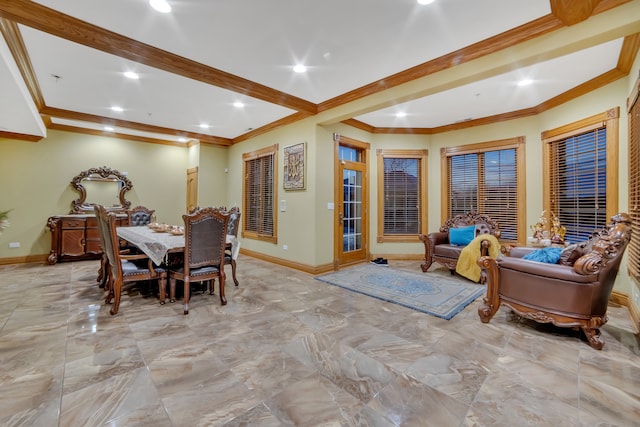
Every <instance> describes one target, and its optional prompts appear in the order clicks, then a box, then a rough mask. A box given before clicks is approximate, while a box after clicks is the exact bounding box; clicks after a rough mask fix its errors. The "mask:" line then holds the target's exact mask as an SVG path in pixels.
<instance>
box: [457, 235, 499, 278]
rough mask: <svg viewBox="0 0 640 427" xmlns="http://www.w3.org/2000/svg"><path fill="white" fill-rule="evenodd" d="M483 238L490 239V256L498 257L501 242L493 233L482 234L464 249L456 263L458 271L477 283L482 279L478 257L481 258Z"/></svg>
mask: <svg viewBox="0 0 640 427" xmlns="http://www.w3.org/2000/svg"><path fill="white" fill-rule="evenodd" d="M483 240H488V241H489V242H490V243H491V245H490V246H489V256H490V257H491V258H497V257H498V256H499V255H500V242H498V239H497V238H496V236H494V235H493V234H481V235H479V236H477V237H476V238H475V239H473V240H472V241H471V243H469V244H468V245H467V246H465V247H464V248H463V249H462V252H460V257H459V258H458V263H457V264H456V273H458V274H459V275H461V276H464V277H466V278H467V279H469V280H473V281H474V282H476V283H477V282H478V281H480V271H481V270H480V266H479V265H478V258H480V246H481V245H482V241H483Z"/></svg>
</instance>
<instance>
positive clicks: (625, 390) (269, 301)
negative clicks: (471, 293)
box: [0, 255, 640, 427]
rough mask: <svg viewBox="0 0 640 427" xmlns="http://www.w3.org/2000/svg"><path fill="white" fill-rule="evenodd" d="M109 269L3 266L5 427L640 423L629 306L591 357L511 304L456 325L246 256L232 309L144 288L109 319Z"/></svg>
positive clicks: (131, 288) (573, 338)
mask: <svg viewBox="0 0 640 427" xmlns="http://www.w3.org/2000/svg"><path fill="white" fill-rule="evenodd" d="M389 262H390V268H398V269H404V270H408V271H413V272H419V271H420V270H419V269H420V267H419V265H420V262H418V261H400V260H390V261H389ZM98 266H99V263H98V261H82V262H67V263H59V264H56V265H54V266H49V265H41V264H18V265H7V266H0V291H1V292H0V362H1V363H2V371H0V425H2V426H5V425H6V426H29V427H31V426H46V427H50V426H56V425H57V426H61V427H66V426H72V427H75V426H83V427H84V426H107V425H108V426H118V427H119V426H154V427H155V426H162V427H164V426H167V427H178V426H179V427H182V426H185V427H191V426H227V427H234V426H259V427H272V426H273V427H279V426H301V427H313V426H322V427H329V426H336V427H347V426H358V427H365V426H367V427H401V426H402V427H407V426H420V427H423V426H437V427H448V426H456V427H457V426H474V427H478V426H515V425H518V426H519V425H531V426H580V427H582V426H605V425H606V426H625V427H627V426H640V421H638V420H640V335H639V334H638V333H637V332H636V330H635V327H634V325H633V324H632V321H631V319H630V316H629V313H628V311H627V309H626V308H625V307H619V306H615V305H611V306H610V307H609V312H608V316H609V323H607V324H606V325H605V326H604V327H603V328H602V330H601V332H602V336H603V338H604V340H605V347H604V348H603V349H602V350H601V351H597V350H594V349H592V348H591V347H589V345H588V344H587V342H586V341H585V339H584V337H583V336H582V335H581V333H580V332H579V331H576V330H572V329H562V328H557V327H554V326H553V325H541V324H538V323H536V322H532V321H529V320H526V319H522V318H520V317H519V316H517V315H515V314H513V312H511V311H510V310H508V309H505V308H501V309H500V310H499V311H498V313H497V314H496V315H495V317H494V318H493V319H492V320H491V322H490V323H488V324H483V323H482V322H480V319H479V317H478V314H477V309H478V306H479V304H480V299H478V300H476V301H475V302H473V303H471V304H470V305H469V306H467V307H466V308H465V309H464V310H463V311H461V312H460V313H458V314H457V315H456V316H455V317H453V318H452V319H451V320H444V319H441V318H437V317H433V316H430V315H427V314H424V313H420V312H417V311H414V310H411V309H408V308H406V307H402V306H399V305H395V304H392V303H389V302H384V301H380V300H378V299H375V298H370V297H367V296H365V295H361V294H358V293H353V292H349V291H347V290H345V289H342V288H340V287H337V286H332V285H329V284H326V283H324V282H322V281H320V280H316V278H315V277H314V276H312V275H309V274H306V273H303V272H300V271H296V270H291V269H288V268H286V267H281V266H277V265H273V264H270V263H268V262H264V261H260V260H256V259H253V258H251V257H247V256H243V255H241V256H240V259H239V260H238V274H237V275H238V280H239V282H240V286H238V287H236V286H234V285H233V282H231V281H230V280H228V281H227V284H226V289H225V291H226V296H227V299H228V304H227V305H226V306H222V305H220V299H219V295H218V293H219V291H218V290H217V284H216V288H215V289H216V291H215V294H213V295H210V294H209V292H208V291H205V292H201V291H200V290H198V289H196V288H194V292H193V293H192V297H191V301H190V313H189V315H188V316H184V315H183V314H182V300H181V299H179V300H178V301H177V302H176V303H173V304H171V303H167V304H165V305H160V304H159V303H158V299H157V292H158V290H157V286H155V285H154V284H149V283H145V282H141V283H133V284H128V285H127V286H125V288H124V289H123V295H122V302H121V306H120V311H119V313H118V314H117V315H116V316H112V315H110V314H109V309H110V305H109V304H105V302H104V299H105V291H104V290H103V289H100V288H99V287H98V284H97V281H96V278H97V271H98ZM427 274H446V275H449V272H448V271H447V270H446V269H443V268H440V267H437V266H434V267H432V269H431V270H430V271H429V272H428V273H427ZM461 280H463V279H461Z"/></svg>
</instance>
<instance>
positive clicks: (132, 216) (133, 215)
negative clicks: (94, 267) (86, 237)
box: [98, 206, 156, 288]
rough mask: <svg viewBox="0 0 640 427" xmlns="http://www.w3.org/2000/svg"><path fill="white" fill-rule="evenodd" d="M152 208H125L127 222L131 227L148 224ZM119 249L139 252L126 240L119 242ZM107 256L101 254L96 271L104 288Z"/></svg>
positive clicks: (151, 219)
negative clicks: (98, 267)
mask: <svg viewBox="0 0 640 427" xmlns="http://www.w3.org/2000/svg"><path fill="white" fill-rule="evenodd" d="M155 212H156V211H155V210H154V209H149V208H147V207H145V206H136V207H135V208H132V209H128V210H127V218H128V222H127V224H128V225H129V226H132V227H139V226H143V225H147V224H150V223H151V222H152V221H153V215H154V214H155ZM120 251H121V252H124V253H141V252H140V250H138V248H137V247H135V246H134V245H130V244H129V243H128V242H124V241H121V242H120ZM106 265H107V257H106V256H105V254H102V257H101V259H100V270H99V271H98V284H99V285H100V287H101V288H104V287H105V286H106V284H107V280H108V276H107V274H106Z"/></svg>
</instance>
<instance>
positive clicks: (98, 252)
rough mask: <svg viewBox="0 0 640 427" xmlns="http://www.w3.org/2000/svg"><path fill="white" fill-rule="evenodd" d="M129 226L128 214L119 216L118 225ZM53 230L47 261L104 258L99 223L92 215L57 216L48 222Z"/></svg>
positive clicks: (51, 262) (48, 225)
mask: <svg viewBox="0 0 640 427" xmlns="http://www.w3.org/2000/svg"><path fill="white" fill-rule="evenodd" d="M128 224H129V219H128V217H127V214H126V213H125V214H118V215H117V225H118V226H124V225H128ZM47 227H49V230H51V252H49V257H47V261H48V262H49V264H51V265H53V264H55V263H57V262H62V261H79V260H85V259H99V258H100V257H101V256H102V246H101V244H100V233H99V231H98V221H97V219H96V217H95V216H94V215H91V214H73V215H72V214H70V215H55V216H52V217H49V219H48V220H47Z"/></svg>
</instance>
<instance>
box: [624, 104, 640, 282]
mask: <svg viewBox="0 0 640 427" xmlns="http://www.w3.org/2000/svg"><path fill="white" fill-rule="evenodd" d="M638 98H639V97H638V95H637V94H636V96H635V99H634V101H633V103H632V105H631V108H630V110H629V215H630V216H631V221H632V224H631V229H632V232H631V241H630V242H629V245H628V246H627V253H628V257H629V258H628V262H627V265H628V267H629V275H630V276H631V277H632V278H633V279H634V280H635V281H636V283H637V284H639V285H640V102H638Z"/></svg>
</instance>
